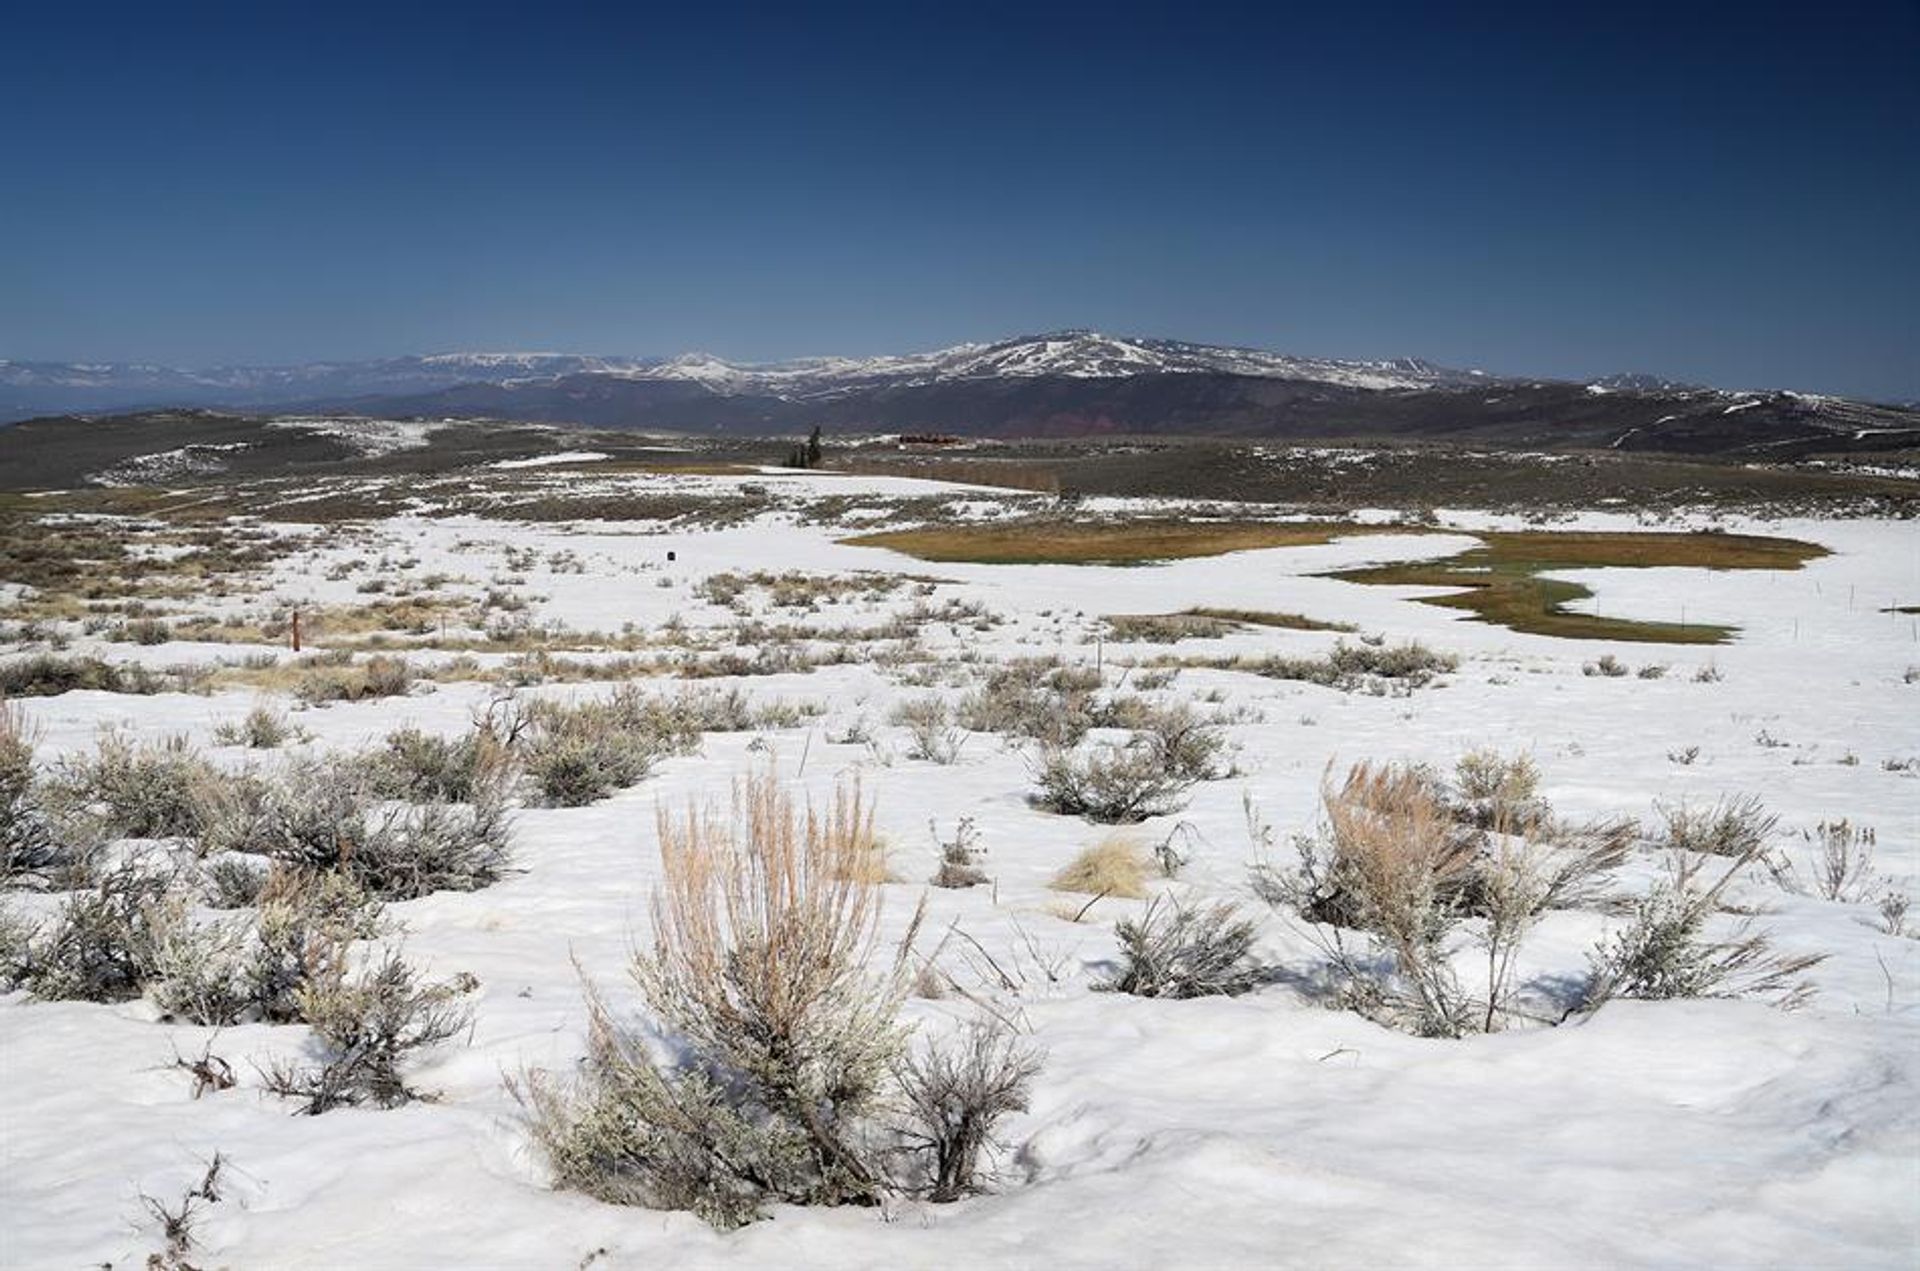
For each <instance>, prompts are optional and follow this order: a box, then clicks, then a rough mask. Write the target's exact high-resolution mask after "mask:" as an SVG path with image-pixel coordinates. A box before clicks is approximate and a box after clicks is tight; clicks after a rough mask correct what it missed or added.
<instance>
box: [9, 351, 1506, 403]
mask: <svg viewBox="0 0 1920 1271" xmlns="http://www.w3.org/2000/svg"><path fill="white" fill-rule="evenodd" d="M1174 374H1212V375H1241V376H1253V377H1259V378H1267V379H1284V380H1298V381H1303V382H1308V383H1324V384H1335V385H1340V386H1343V387H1348V388H1362V389H1410V388H1433V387H1439V386H1443V385H1455V384H1465V383H1470V382H1473V381H1474V380H1475V379H1476V378H1478V377H1476V376H1474V375H1472V374H1469V373H1464V372H1458V371H1450V370H1446V369H1444V368H1441V367H1437V366H1434V365H1432V364H1430V363H1427V362H1423V361H1420V360H1418V359H1414V358H1403V359H1394V360H1388V361H1373V362H1365V361H1340V360H1335V359H1327V358H1302V357H1289V356H1286V355H1283V354H1278V353H1269V352H1266V351H1264V350H1260V349H1244V348H1225V347H1217V346H1212V345H1203V344H1188V343H1183V342H1181V341H1178V340H1149V339H1133V338H1128V337H1121V336H1109V335H1101V334H1099V333H1097V332H1093V331H1061V332H1053V333H1050V334H1046V335H1035V336H1022V337H1019V338H1017V339H1011V340H1002V341H999V342H997V343H993V344H961V345H956V346H954V347H952V348H946V349H937V350H934V351H932V352H928V353H908V354H902V355H889V356H881V357H868V358H855V357H815V358H799V359H795V360H793V361H787V362H772V363H746V362H730V361H727V360H726V359H724V358H720V357H715V356H713V355H711V354H707V353H687V354H683V355H681V356H679V357H675V358H668V359H664V360H663V359H645V358H631V357H593V356H585V355H580V354H571V353H438V354H431V355H427V356H421V357H398V358H382V359H378V360H373V361H364V362H311V363H303V364H298V365H291V366H223V367H213V368H209V369H204V370H183V369H179V368H176V367H167V366H153V365H145V364H133V363H81V362H22V361H7V360H4V359H0V410H4V411H6V412H9V413H12V414H14V415H18V414H20V413H22V412H29V411H34V410H101V409H112V408H116V407H127V406H142V405H168V406H234V405H247V406H275V405H285V404H288V403H294V402H310V401H318V400H335V401H339V400H347V399H351V398H355V397H362V396H391V395H402V394H414V393H428V392H434V391H437V390H440V389H449V388H454V387H456V386H460V385H468V384H494V385H520V386H525V385H529V384H538V383H541V382H549V381H559V380H561V379H564V378H568V377H573V376H611V377H617V378H620V379H625V380H635V381H657V382H661V383H684V384H693V385H698V386H700V387H703V388H705V389H707V390H708V391H710V392H713V393H716V394H719V395H722V396H728V397H735V396H749V395H751V396H767V397H774V398H779V399H783V400H796V399H804V398H811V397H820V396H832V395H835V394H843V393H848V392H858V391H869V390H873V389H877V388H888V387H903V388H904V387H913V386H920V385H928V384H945V383H955V382H965V381H974V380H991V379H1035V378H1046V377H1055V376H1058V377H1064V378H1068V379H1118V378H1126V377H1132V376H1141V375H1174Z"/></svg>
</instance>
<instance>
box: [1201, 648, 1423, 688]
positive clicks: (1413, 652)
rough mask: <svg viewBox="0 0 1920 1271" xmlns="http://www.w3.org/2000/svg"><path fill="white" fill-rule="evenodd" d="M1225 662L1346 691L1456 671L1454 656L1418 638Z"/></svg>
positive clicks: (1414, 683)
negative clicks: (1314, 654)
mask: <svg viewBox="0 0 1920 1271" xmlns="http://www.w3.org/2000/svg"><path fill="white" fill-rule="evenodd" d="M1229 665H1232V666H1233V667H1234V668H1235V669H1238V670H1243V671H1251V672H1252V673H1253V674H1255V675H1261V676H1265V677H1266V678H1268V679H1274V680H1300V681H1303V682H1305V683H1308V684H1319V685H1322V686H1324V687H1327V688H1337V689H1341V690H1344V691H1351V690H1354V689H1358V688H1366V687H1369V686H1375V685H1385V684H1388V683H1395V684H1400V685H1404V686H1405V687H1407V688H1420V687H1423V686H1425V685H1427V684H1429V683H1431V682H1432V681H1433V679H1434V677H1435V676H1437V675H1441V674H1444V673H1446V672H1448V671H1452V670H1456V669H1457V668H1458V667H1459V665H1460V659H1459V658H1458V657H1456V656H1455V655H1454V654H1451V653H1439V652H1436V651H1435V650H1433V649H1430V648H1428V647H1427V646H1426V645H1424V644H1421V643H1420V642H1419V641H1418V640H1410V641H1407V642H1406V643H1403V644H1397V645H1393V646H1391V647H1388V646H1387V645H1385V644H1382V643H1370V642H1368V641H1366V640H1363V641H1361V642H1360V643H1358V644H1349V643H1347V642H1346V641H1345V640H1340V641H1337V642H1335V644H1334V646H1333V649H1332V650H1331V651H1330V652H1329V653H1328V654H1327V655H1326V656H1325V657H1319V658H1299V657H1286V656H1282V655H1279V654H1275V655H1272V656H1270V657H1266V658H1262V659H1259V660H1256V661H1250V662H1249V661H1236V662H1233V663H1230V664H1229ZM1379 691H1384V689H1380V690H1379Z"/></svg>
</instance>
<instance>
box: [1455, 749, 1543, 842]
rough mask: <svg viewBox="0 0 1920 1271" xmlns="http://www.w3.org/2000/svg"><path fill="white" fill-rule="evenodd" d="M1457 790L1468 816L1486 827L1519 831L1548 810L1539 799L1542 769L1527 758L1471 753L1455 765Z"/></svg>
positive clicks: (1482, 752)
mask: <svg viewBox="0 0 1920 1271" xmlns="http://www.w3.org/2000/svg"><path fill="white" fill-rule="evenodd" d="M1454 787H1455V789H1456V790H1457V791H1458V793H1459V797H1460V801H1461V804H1462V807H1463V810H1464V811H1465V812H1466V814H1467V816H1468V817H1469V818H1470V819H1471V820H1472V821H1473V822H1474V823H1475V824H1477V825H1479V826H1481V827H1482V828H1491V827H1494V826H1496V825H1497V826H1501V827H1512V828H1519V827H1521V826H1525V825H1530V824H1532V823H1534V822H1537V821H1539V820H1540V819H1541V818H1542V816H1543V814H1544V813H1545V811H1546V805H1545V804H1544V803H1542V802H1541V801H1540V799H1539V788H1540V770H1539V769H1538V768H1537V767H1535V766H1534V763H1533V760H1532V759H1531V758H1530V757H1529V756H1527V755H1514V756H1512V757H1508V756H1505V755H1502V754H1501V753H1499V752H1498V751H1496V750H1473V751H1469V752H1467V753H1466V754H1464V755H1462V756H1461V757H1460V760H1459V762H1458V763H1456V764H1455V765H1454Z"/></svg>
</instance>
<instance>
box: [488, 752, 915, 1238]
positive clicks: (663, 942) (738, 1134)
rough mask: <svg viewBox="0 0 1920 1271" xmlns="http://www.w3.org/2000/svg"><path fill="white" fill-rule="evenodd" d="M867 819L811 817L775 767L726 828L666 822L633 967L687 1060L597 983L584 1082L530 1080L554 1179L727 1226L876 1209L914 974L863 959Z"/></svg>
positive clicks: (710, 818)
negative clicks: (828, 1208)
mask: <svg viewBox="0 0 1920 1271" xmlns="http://www.w3.org/2000/svg"><path fill="white" fill-rule="evenodd" d="M870 816H871V813H870V811H867V810H865V809H863V808H862V807H860V806H858V805H855V806H852V807H850V808H849V807H848V806H847V804H846V803H845V802H844V801H842V802H841V803H839V804H837V805H836V808H835V810H833V811H831V812H830V813H828V814H827V815H825V816H821V815H817V814H816V813H815V812H814V811H813V810H812V809H808V810H807V811H806V813H805V814H804V815H802V813H801V812H800V811H799V809H797V808H796V806H795V805H794V802H793V800H792V798H791V796H789V795H788V794H787V793H786V792H785V791H783V790H782V789H781V787H780V784H779V781H778V779H777V777H776V776H775V775H774V774H773V773H772V772H771V771H768V772H766V773H764V774H761V775H757V776H755V777H753V778H751V779H749V780H747V781H745V782H743V783H741V784H740V785H739V786H738V787H736V790H735V799H734V809H733V816H732V817H731V819H723V818H720V817H717V816H714V815H712V814H703V813H701V812H699V811H697V810H692V809H690V810H689V811H688V812H687V813H686V815H685V816H684V817H681V818H674V817H670V816H668V815H667V814H666V813H664V812H662V813H661V815H660V819H659V835H660V852H661V863H662V865H663V867H664V875H665V877H664V883H663V886H662V889H661V891H660V892H659V893H657V894H656V896H655V900H654V944H653V947H652V949H651V950H650V951H648V952H646V953H643V954H639V955H637V956H636V957H635V959H634V963H633V968H632V970H633V976H634V980H635V983H636V984H637V985H638V986H639V988H640V991H641V995H642V997H643V998H644V999H645V1000H646V1002H647V1004H648V1006H649V1007H651V1008H652V1010H653V1012H654V1013H655V1015H656V1016H657V1017H658V1018H659V1020H660V1021H661V1023H662V1024H663V1025H664V1026H665V1027H666V1028H667V1029H668V1030H669V1031H670V1032H671V1033H672V1034H673V1035H674V1038H675V1040H676V1045H677V1049H678V1052H679V1058H678V1060H677V1061H675V1062H672V1063H669V1062H666V1061H664V1060H662V1059H660V1058H658V1057H656V1055H655V1054H654V1053H653V1052H652V1051H651V1050H650V1049H649V1048H648V1047H647V1046H646V1045H645V1044H644V1043H643V1042H641V1041H640V1040H638V1039H636V1038H634V1037H632V1036H631V1035H629V1034H627V1033H625V1032H623V1031H622V1030H621V1029H619V1028H618V1027H617V1026H616V1025H615V1024H614V1023H613V1020H612V1017H611V1014H610V1012H609V1011H608V1009H607V1008H606V1006H605V1005H604V1003H603V1002H602V1001H601V1000H600V998H599V995H598V994H597V993H594V992H592V991H589V995H588V1014H589V1021H590V1024H591V1035H590V1036H591V1045H590V1053H589V1056H588V1065H587V1067H586V1069H585V1070H584V1071H583V1072H582V1073H581V1075H580V1077H579V1079H578V1080H577V1081H575V1082H562V1081H558V1080H556V1079H554V1078H552V1077H551V1076H549V1075H547V1074H542V1073H530V1074H527V1075H526V1076H525V1077H524V1078H523V1079H522V1080H521V1081H520V1082H518V1083H517V1084H516V1093H517V1094H518V1095H519V1096H520V1097H521V1098H522V1100H523V1102H524V1103H525V1105H526V1106H527V1107H528V1109H529V1112H530V1114H531V1124H532V1129H533V1133H534V1137H535V1140H536V1142H537V1143H539V1144H540V1146H541V1147H542V1149H543V1151H544V1152H545V1154H546V1156H547V1159H548V1161H549V1163H550V1165H551V1166H552V1168H553V1171H554V1177H555V1181H556V1182H557V1183H558V1184H559V1185H561V1186H563V1187H571V1188H576V1189H578V1190H582V1191H586V1192H588V1193H589V1194H591V1195H595V1196H599V1197H601V1198H603V1199H608V1200H614V1201H617V1202H620V1203H625V1204H643V1205H652V1206H658V1207H667V1208H688V1209H692V1210H694V1211H695V1212H698V1213H700V1214H701V1215H702V1216H703V1217H705V1218H707V1219H708V1220H709V1221H711V1222H713V1223H715V1224H716V1225H720V1226H733V1225H738V1224H739V1223H742V1222H746V1221H749V1220H750V1219H752V1218H753V1217H755V1216H757V1215H758V1213H759V1212H760V1211H761V1209H762V1207H763V1206H764V1205H765V1204H767V1203H769V1202H773V1201H787V1202H790V1203H796V1204H821V1205H833V1204H848V1203H872V1202H873V1201H875V1200H877V1199H878V1198H879V1196H880V1195H881V1194H882V1192H883V1190H884V1188H885V1179H884V1175H883V1172H882V1167H881V1165H880V1163H879V1161H878V1159H877V1157H876V1155H875V1152H874V1147H873V1144H872V1142H871V1141H870V1138H871V1134H872V1125H871V1122H872V1119H873V1118H874V1117H875V1116H876V1114H878V1113H879V1112H880V1111H881V1105H882V1094H883V1088H884V1086H885V1083H886V1081H887V1078H888V1074H889V1072H890V1070H891V1068H892V1066H893V1065H894V1063H895V1062H896V1061H897V1060H898V1059H899V1057H900V1055H901V1052H902V1049H903V1047H904V1043H905V1032H904V1029H903V1027H902V1026H901V1024H900V1023H899V1021H898V1019H897V1012H898V1009H899V1005H900V1002H901V999H902V998H903V996H904V994H905V989H906V977H905V976H904V974H903V971H902V967H901V964H900V963H899V962H898V961H896V963H895V966H894V969H893V972H892V973H891V974H890V975H886V976H880V977H876V976H874V975H872V974H870V973H869V972H868V971H867V970H866V968H865V961H866V957H867V955H868V954H869V953H870V951H871V950H872V947H873V944H874V938H875V922H876V920H877V917H878V909H877V906H878V894H877V889H876V888H875V887H874V886H873V885H872V884H871V883H869V882H866V881H864V880H863V879H862V878H861V876H860V871H859V869H858V862H859V859H860V857H861V856H862V855H863V854H864V852H865V850H866V845H865V843H864V841H863V835H862V833H861V831H860V828H859V827H860V826H861V824H862V823H863V822H867V821H869V820H870Z"/></svg>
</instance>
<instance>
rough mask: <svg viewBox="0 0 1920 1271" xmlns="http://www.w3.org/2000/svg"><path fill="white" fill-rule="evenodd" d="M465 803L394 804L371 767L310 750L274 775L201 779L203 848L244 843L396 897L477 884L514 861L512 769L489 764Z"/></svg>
mask: <svg viewBox="0 0 1920 1271" xmlns="http://www.w3.org/2000/svg"><path fill="white" fill-rule="evenodd" d="M485 775H486V780H485V781H484V782H480V783H476V784H475V785H474V786H473V787H472V788H471V790H470V795H471V800H470V801H469V802H467V803H429V804H389V803H384V802H383V801H382V800H380V799H379V797H378V795H377V794H376V792H375V790H374V789H373V785H372V782H371V781H370V779H369V777H368V775H367V770H366V766H365V765H364V764H361V763H358V762H355V761H353V760H350V759H344V758H339V757H331V758H321V757H308V758H302V759H298V760H295V761H294V762H292V763H289V764H287V765H286V766H285V767H283V768H282V769H281V770H280V771H279V772H277V773H275V774H273V775H271V776H246V777H230V778H226V779H224V780H221V781H216V782H212V783H209V784H208V785H206V786H205V787H204V788H203V791H202V795H201V799H200V803H199V809H198V816H199V821H200V825H201V836H200V845H201V850H202V851H203V853H207V854H213V853H220V852H244V853H248V854H251V855H256V856H265V857H269V858H271V859H272V860H275V861H279V862H281V863H282V864H285V865H287V866H290V867H292V868H294V869H297V870H301V871H307V872H321V871H335V872H338V873H342V874H345V875H347V876H349V877H351V878H352V879H353V880H354V881H355V882H356V883H357V884H358V885H359V886H361V887H363V888H365V889H366V890H367V891H369V892H372V893H373V894H375V895H377V896H380V897H382V898H384V899H388V900H412V899H415V898H416V897H420V896H424V895H427V894H428V893H430V892H435V891H473V890H476V889H478V888H481V887H485V886H488V885H489V884H491V883H493V882H495V881H496V880H498V879H499V878H500V876H501V875H502V874H503V873H504V872H505V871H506V870H507V868H508V867H509V865H510V864H511V861H512V831H511V823H510V817H509V812H508V804H507V783H508V782H509V780H510V778H511V774H510V772H509V771H508V770H507V769H505V768H504V767H501V768H496V769H493V770H491V771H490V772H488V773H486V774H485Z"/></svg>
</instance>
